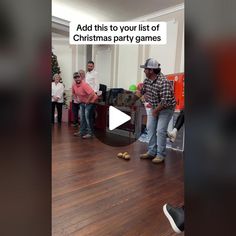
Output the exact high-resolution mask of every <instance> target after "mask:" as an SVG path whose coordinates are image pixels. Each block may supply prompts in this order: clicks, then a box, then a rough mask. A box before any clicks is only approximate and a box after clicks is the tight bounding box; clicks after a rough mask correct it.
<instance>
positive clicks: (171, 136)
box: [167, 128, 177, 143]
mask: <svg viewBox="0 0 236 236" xmlns="http://www.w3.org/2000/svg"><path fill="white" fill-rule="evenodd" d="M176 136H177V129H176V128H174V129H173V130H172V131H171V132H167V137H168V138H169V139H170V142H172V143H174V142H175V139H176Z"/></svg>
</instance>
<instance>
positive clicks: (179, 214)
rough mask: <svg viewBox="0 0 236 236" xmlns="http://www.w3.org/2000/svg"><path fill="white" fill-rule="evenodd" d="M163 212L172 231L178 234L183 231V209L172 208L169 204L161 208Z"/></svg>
mask: <svg viewBox="0 0 236 236" xmlns="http://www.w3.org/2000/svg"><path fill="white" fill-rule="evenodd" d="M163 212H164V214H165V216H166V217H167V219H168V220H169V222H170V225H171V227H172V229H173V230H174V231H175V232H176V233H178V234H180V233H181V232H183V231H184V208H183V207H172V206H170V205H169V204H165V205H164V206H163Z"/></svg>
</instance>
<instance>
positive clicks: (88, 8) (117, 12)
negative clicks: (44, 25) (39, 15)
mask: <svg viewBox="0 0 236 236" xmlns="http://www.w3.org/2000/svg"><path fill="white" fill-rule="evenodd" d="M183 3H184V0H142V1H137V0H52V16H55V17H58V18H60V19H64V20H67V21H72V20H73V19H76V20H77V21H78V20H80V21H89V20H95V21H129V20H133V19H135V18H139V17H141V16H145V15H149V14H151V13H154V12H157V11H161V10H163V9H166V8H170V7H174V6H176V5H179V4H183Z"/></svg>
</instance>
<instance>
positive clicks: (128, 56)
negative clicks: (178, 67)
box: [117, 45, 138, 90]
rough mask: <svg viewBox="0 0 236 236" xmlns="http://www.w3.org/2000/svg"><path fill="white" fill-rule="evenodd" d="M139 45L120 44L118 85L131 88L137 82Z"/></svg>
mask: <svg viewBox="0 0 236 236" xmlns="http://www.w3.org/2000/svg"><path fill="white" fill-rule="evenodd" d="M137 65H138V46H136V45H120V46H119V58H118V77H117V87H119V88H124V89H127V90H128V89H129V86H130V85H131V84H137V70H138V67H137Z"/></svg>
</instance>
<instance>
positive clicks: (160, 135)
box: [52, 58, 184, 233]
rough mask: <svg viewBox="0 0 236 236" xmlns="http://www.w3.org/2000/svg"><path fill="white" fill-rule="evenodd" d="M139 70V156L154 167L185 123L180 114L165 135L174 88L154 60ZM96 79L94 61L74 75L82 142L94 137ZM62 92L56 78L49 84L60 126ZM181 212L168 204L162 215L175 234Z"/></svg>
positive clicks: (181, 222) (75, 106)
mask: <svg viewBox="0 0 236 236" xmlns="http://www.w3.org/2000/svg"><path fill="white" fill-rule="evenodd" d="M140 68H143V69H144V73H145V76H146V78H145V80H144V82H143V84H142V87H141V88H140V89H138V90H137V91H136V93H135V95H136V100H137V99H141V100H142V101H143V102H144V104H145V108H146V112H147V124H146V127H147V131H148V137H149V143H148V148H147V152H145V153H144V154H141V155H140V158H141V159H151V160H152V162H153V163H155V164H159V163H163V162H164V161H165V157H166V141H167V137H169V139H170V141H171V142H174V141H175V139H176V136H177V132H178V130H179V129H180V128H181V127H182V125H183V123H184V111H181V112H180V115H179V117H178V118H177V121H176V124H175V126H174V129H173V130H172V131H171V132H167V129H168V124H169V122H170V120H171V118H172V116H173V114H174V110H175V105H176V100H175V97H174V90H173V86H172V84H171V83H170V81H169V80H168V79H167V78H166V77H165V76H164V75H163V73H162V72H161V67H160V63H159V62H158V61H157V60H156V59H154V58H149V59H147V60H146V62H145V64H144V65H141V66H140ZM97 75H98V73H97V72H96V71H95V70H94V62H93V61H89V62H88V64H87V73H86V74H85V72H84V71H83V70H80V71H79V72H75V73H74V75H73V78H74V83H73V85H72V97H73V102H72V109H73V114H74V125H75V126H77V125H78V111H79V117H80V129H79V131H78V132H76V133H74V135H76V136H81V137H82V138H85V139H86V138H91V137H92V136H93V124H94V120H93V118H94V110H95V103H96V101H97V99H98V92H99V82H98V76H97ZM63 92H64V86H63V85H62V84H61V83H60V76H59V75H57V74H56V75H54V82H53V83H52V111H53V112H52V115H53V117H52V119H53V120H52V122H54V110H55V107H57V111H58V123H61V111H62V103H63ZM183 209H184V208H183V207H180V208H175V207H172V206H171V205H169V204H165V205H164V206H163V211H164V213H165V215H166V216H167V218H168V220H169V221H170V223H171V226H172V228H173V229H174V230H175V232H178V233H179V232H182V231H183V230H184V210H183Z"/></svg>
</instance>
